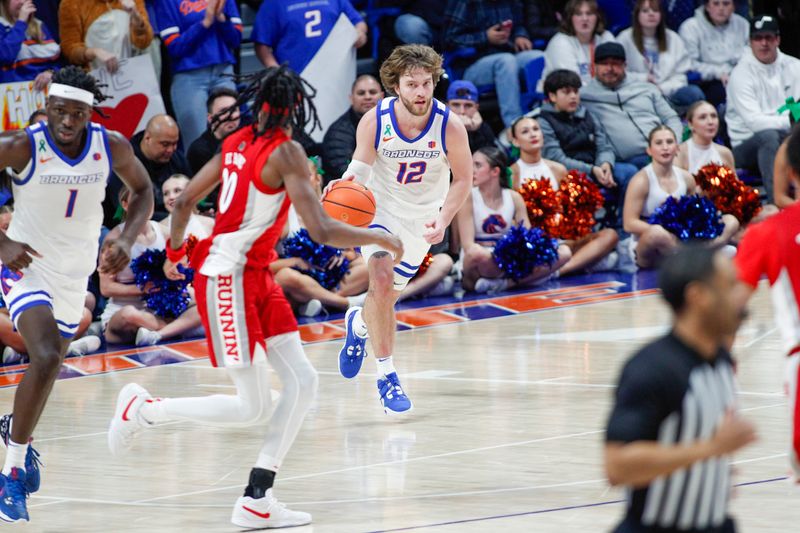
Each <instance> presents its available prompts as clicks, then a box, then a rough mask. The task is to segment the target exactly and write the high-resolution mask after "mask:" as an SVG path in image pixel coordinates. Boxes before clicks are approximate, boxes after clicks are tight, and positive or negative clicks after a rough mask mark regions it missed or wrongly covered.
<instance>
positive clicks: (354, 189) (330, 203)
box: [322, 180, 375, 228]
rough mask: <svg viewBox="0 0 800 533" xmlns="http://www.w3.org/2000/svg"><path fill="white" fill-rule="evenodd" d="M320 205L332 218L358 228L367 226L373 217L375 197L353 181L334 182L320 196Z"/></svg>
mask: <svg viewBox="0 0 800 533" xmlns="http://www.w3.org/2000/svg"><path fill="white" fill-rule="evenodd" d="M322 207H323V209H325V212H326V213H328V215H330V216H331V217H332V218H335V219H336V220H338V221H340V222H344V223H345V224H350V225H351V226H356V227H358V228H365V227H367V226H369V224H370V222H372V219H373V218H375V197H374V196H372V192H371V191H370V190H369V189H367V188H366V187H364V186H363V185H361V184H360V183H357V182H355V181H349V180H342V181H338V182H336V183H334V184H333V185H332V186H331V187H330V189H328V191H327V192H326V193H325V196H323V197H322Z"/></svg>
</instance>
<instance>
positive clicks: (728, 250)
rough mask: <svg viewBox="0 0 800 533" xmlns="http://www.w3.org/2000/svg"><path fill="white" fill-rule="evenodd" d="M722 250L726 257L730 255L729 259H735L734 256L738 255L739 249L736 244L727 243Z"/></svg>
mask: <svg viewBox="0 0 800 533" xmlns="http://www.w3.org/2000/svg"><path fill="white" fill-rule="evenodd" d="M720 251H721V252H722V255H724V256H725V257H728V258H729V259H733V258H734V257H736V252H737V251H738V250H737V249H736V247H735V246H734V245H732V244H726V245H725V246H723V247H722V250H720Z"/></svg>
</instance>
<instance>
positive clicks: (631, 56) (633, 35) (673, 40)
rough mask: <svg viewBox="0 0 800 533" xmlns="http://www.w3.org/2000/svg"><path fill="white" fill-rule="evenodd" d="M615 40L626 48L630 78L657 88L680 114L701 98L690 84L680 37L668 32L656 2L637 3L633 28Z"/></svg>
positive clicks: (652, 0)
mask: <svg viewBox="0 0 800 533" xmlns="http://www.w3.org/2000/svg"><path fill="white" fill-rule="evenodd" d="M617 40H618V41H619V43H620V44H621V45H622V46H623V47H624V48H625V56H626V57H627V59H628V75H629V76H630V77H631V79H638V80H642V81H647V82H650V83H652V84H654V85H656V86H657V87H658V88H659V89H660V90H661V93H662V94H663V95H664V96H666V97H667V99H669V101H670V103H672V105H673V107H675V109H676V110H677V111H678V112H679V113H680V114H683V113H684V112H685V111H686V109H687V108H688V107H689V106H690V105H692V104H693V103H694V102H697V101H699V100H702V99H703V98H704V94H703V91H702V89H700V87H698V86H697V85H689V81H688V79H687V78H686V73H687V72H688V71H689V69H690V68H691V66H692V61H691V59H690V58H689V54H688V53H687V52H686V46H685V45H684V44H683V39H681V37H680V35H678V34H677V33H675V32H674V31H672V30H669V29H667V26H666V24H665V23H664V18H663V17H662V13H661V3H660V2H659V0H636V4H635V6H634V8H633V26H632V27H630V28H628V29H626V30H624V31H623V32H622V33H620V34H619V35H618V36H617Z"/></svg>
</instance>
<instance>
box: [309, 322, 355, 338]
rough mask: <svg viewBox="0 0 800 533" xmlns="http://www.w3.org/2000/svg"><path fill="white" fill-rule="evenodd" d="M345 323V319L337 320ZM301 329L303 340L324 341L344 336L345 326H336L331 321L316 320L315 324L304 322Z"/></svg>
mask: <svg viewBox="0 0 800 533" xmlns="http://www.w3.org/2000/svg"><path fill="white" fill-rule="evenodd" d="M337 322H339V323H340V324H342V325H344V322H343V321H337ZM299 329H300V340H302V341H303V342H323V341H330V340H336V339H341V338H344V335H345V331H344V328H343V327H336V326H335V325H334V324H333V323H331V322H316V323H313V324H302V325H300V327H299Z"/></svg>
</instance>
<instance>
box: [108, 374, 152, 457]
mask: <svg viewBox="0 0 800 533" xmlns="http://www.w3.org/2000/svg"><path fill="white" fill-rule="evenodd" d="M150 398H151V396H150V393H149V392H147V391H146V390H145V389H144V387H142V386H141V385H137V384H136V383H128V384H127V385H125V386H124V387H122V390H121V391H119V396H117V410H116V411H115V412H114V418H112V419H111V424H110V425H109V427H108V449H109V450H111V454H112V455H122V454H124V453H125V452H127V451H128V450H130V448H131V445H132V444H133V438H134V437H135V436H136V434H137V433H138V432H139V431H140V430H141V429H142V428H144V427H147V426H148V425H149V424H148V423H147V422H145V421H144V420H143V419H142V417H141V416H140V415H139V410H140V409H141V407H142V405H143V404H144V402H145V401H146V400H149V399H150Z"/></svg>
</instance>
